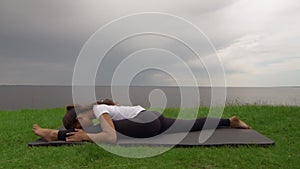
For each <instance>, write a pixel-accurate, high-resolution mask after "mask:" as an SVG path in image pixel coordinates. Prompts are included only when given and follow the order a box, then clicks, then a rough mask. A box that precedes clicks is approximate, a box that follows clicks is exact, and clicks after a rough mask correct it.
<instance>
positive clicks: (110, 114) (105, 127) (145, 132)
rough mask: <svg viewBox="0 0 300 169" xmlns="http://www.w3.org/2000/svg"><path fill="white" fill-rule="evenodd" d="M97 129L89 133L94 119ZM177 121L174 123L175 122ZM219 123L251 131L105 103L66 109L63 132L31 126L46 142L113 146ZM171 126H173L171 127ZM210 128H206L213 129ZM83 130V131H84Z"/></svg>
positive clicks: (240, 123) (235, 121)
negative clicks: (130, 139) (126, 139)
mask: <svg viewBox="0 0 300 169" xmlns="http://www.w3.org/2000/svg"><path fill="white" fill-rule="evenodd" d="M95 118H96V119H98V120H99V123H100V125H98V127H100V128H99V130H98V131H97V132H89V131H88V130H85V129H88V128H89V127H91V126H93V119H95ZM175 121H176V122H175ZM205 121H207V122H208V124H212V123H213V122H215V123H214V124H216V123H218V125H217V126H218V127H222V126H225V127H232V128H242V129H249V128H250V127H249V126H248V125H247V124H246V123H244V122H243V121H241V120H239V119H238V118H237V117H236V116H233V117H231V118H229V119H218V118H209V117H205V118H197V119H196V120H183V119H173V118H167V117H164V116H163V115H162V114H161V113H159V112H155V111H148V110H146V109H144V108H143V107H141V106H117V105H115V103H114V102H113V101H112V100H109V99H104V100H101V101H99V102H97V103H96V104H92V105H90V106H86V107H82V106H68V107H67V113H66V114H65V116H64V118H63V124H64V127H65V128H66V130H53V129H47V128H41V127H40V126H39V125H37V124H35V125H33V128H32V130H33V132H34V133H35V134H36V135H38V136H41V137H43V138H45V139H46V140H47V141H56V140H66V141H94V142H98V143H116V142H117V139H118V138H121V137H123V136H128V137H134V138H147V137H152V136H156V135H159V134H161V133H163V132H165V133H175V132H187V131H198V130H201V129H202V128H203V126H204V124H205ZM173 124H174V125H173ZM213 127H214V126H209V125H208V128H213ZM82 128H83V129H84V130H83V129H82Z"/></svg>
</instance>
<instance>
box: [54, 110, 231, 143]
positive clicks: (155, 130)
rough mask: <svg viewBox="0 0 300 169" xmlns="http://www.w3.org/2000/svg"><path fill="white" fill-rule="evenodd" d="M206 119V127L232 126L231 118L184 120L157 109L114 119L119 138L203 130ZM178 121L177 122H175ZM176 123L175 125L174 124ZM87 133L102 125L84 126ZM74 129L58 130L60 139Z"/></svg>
mask: <svg viewBox="0 0 300 169" xmlns="http://www.w3.org/2000/svg"><path fill="white" fill-rule="evenodd" d="M205 121H207V126H206V129H209V128H213V127H215V126H214V125H213V124H216V122H218V125H217V126H216V127H221V126H230V121H229V119H219V118H210V117H204V118H197V119H196V120H183V119H173V118H167V117H164V116H163V115H162V114H161V113H159V112H156V111H143V112H141V113H139V114H138V115H137V116H136V117H134V118H132V119H123V120H116V121H113V123H114V126H115V129H116V131H117V132H118V139H119V138H122V137H124V136H125V137H126V136H128V137H134V138H147V137H152V136H156V135H158V134H161V133H163V132H165V133H177V132H187V131H199V130H202V128H203V126H204V124H205ZM175 122H176V124H174V123H175ZM173 124H174V125H173ZM84 130H85V131H86V132H87V133H96V132H101V127H100V125H97V126H93V127H87V128H84ZM71 131H74V130H60V131H59V132H58V140H66V133H68V132H71Z"/></svg>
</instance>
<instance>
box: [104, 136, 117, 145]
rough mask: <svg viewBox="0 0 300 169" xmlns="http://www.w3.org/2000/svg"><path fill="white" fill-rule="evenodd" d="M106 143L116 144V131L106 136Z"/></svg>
mask: <svg viewBox="0 0 300 169" xmlns="http://www.w3.org/2000/svg"><path fill="white" fill-rule="evenodd" d="M106 143H109V144H116V143H117V134H116V133H110V134H108V136H107V138H106Z"/></svg>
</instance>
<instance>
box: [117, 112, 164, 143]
mask: <svg viewBox="0 0 300 169" xmlns="http://www.w3.org/2000/svg"><path fill="white" fill-rule="evenodd" d="M159 116H160V113H157V112H153V111H144V112H141V113H140V114H139V115H137V117H134V118H132V119H124V120H117V121H113V123H114V125H115V129H116V131H117V132H118V139H119V138H122V137H124V136H125V138H126V136H127V137H134V138H147V137H153V136H155V135H158V134H159V133H160V130H161V124H160V120H159V119H158V117H159Z"/></svg>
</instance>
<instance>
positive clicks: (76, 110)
mask: <svg viewBox="0 0 300 169" xmlns="http://www.w3.org/2000/svg"><path fill="white" fill-rule="evenodd" d="M97 104H106V105H115V103H114V102H113V101H112V100H110V99H102V100H100V101H97V102H96V103H93V104H90V105H88V106H81V105H70V106H67V107H66V114H65V115H64V117H63V119H62V121H63V125H64V127H65V128H66V129H75V128H82V126H84V125H87V124H92V122H91V121H88V120H87V119H86V118H84V116H82V115H83V114H84V113H86V112H88V111H93V106H94V105H97ZM80 114H81V115H80ZM80 116H81V117H80ZM78 119H79V120H78ZM79 121H80V122H79ZM81 123H84V124H81Z"/></svg>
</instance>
